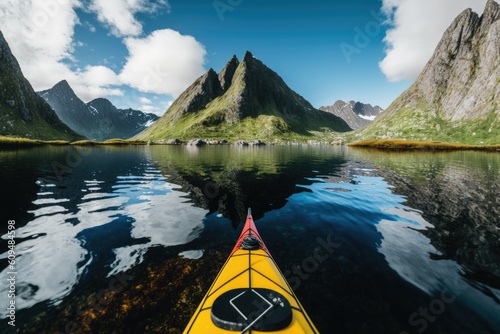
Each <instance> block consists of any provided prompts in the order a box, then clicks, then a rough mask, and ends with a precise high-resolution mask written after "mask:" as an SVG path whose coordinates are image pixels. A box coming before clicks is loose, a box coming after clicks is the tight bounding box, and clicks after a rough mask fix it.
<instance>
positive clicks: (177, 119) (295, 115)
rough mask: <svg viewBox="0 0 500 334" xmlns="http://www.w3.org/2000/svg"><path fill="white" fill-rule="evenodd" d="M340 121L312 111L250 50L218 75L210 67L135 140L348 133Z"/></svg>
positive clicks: (312, 108) (323, 113)
mask: <svg viewBox="0 0 500 334" xmlns="http://www.w3.org/2000/svg"><path fill="white" fill-rule="evenodd" d="M350 130H351V128H350V127H349V125H347V123H346V122H345V121H344V120H342V119H341V118H340V117H337V116H335V115H333V114H331V113H327V112H324V111H321V110H317V109H315V108H314V107H313V106H312V105H311V104H310V103H309V102H307V101H306V100H305V99H304V98H303V97H302V96H300V95H298V94H297V93H295V92H294V91H293V90H292V89H290V88H289V87H288V86H287V85H286V83H285V82H284V81H283V79H282V78H281V77H280V76H279V75H278V74H276V73H275V72H274V71H272V70H271V69H269V68H268V67H267V66H266V65H264V64H263V63H262V62H261V61H260V60H258V59H256V58H255V57H254V56H253V55H252V54H251V53H250V52H247V53H246V54H245V57H244V58H243V60H242V61H241V62H240V61H239V60H238V59H237V58H236V56H234V57H233V58H232V59H231V60H230V61H229V62H228V63H227V65H226V66H225V67H224V68H223V69H222V71H221V72H220V73H218V74H217V73H216V72H215V71H214V70H213V69H210V70H209V71H208V72H207V73H205V74H204V75H203V76H201V77H200V78H198V79H197V80H196V81H195V82H194V83H193V84H192V85H191V86H190V87H189V88H187V89H186V90H185V91H184V92H183V93H182V94H181V95H180V96H179V97H178V98H177V100H176V101H175V102H174V103H173V104H172V105H171V106H170V108H169V109H168V110H167V111H166V113H165V114H164V115H163V116H162V117H161V118H160V119H159V120H158V121H157V122H156V123H155V124H153V125H152V126H151V127H149V128H148V129H146V130H145V131H143V132H142V133H140V134H139V135H137V136H136V137H135V139H142V140H160V139H170V138H174V137H178V138H180V139H189V138H194V137H202V138H226V139H236V138H244V139H250V138H261V139H266V138H275V137H280V136H287V137H290V136H292V137H293V136H294V135H301V136H307V135H311V133H313V132H315V131H339V132H345V131H350Z"/></svg>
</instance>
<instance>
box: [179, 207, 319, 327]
mask: <svg viewBox="0 0 500 334" xmlns="http://www.w3.org/2000/svg"><path fill="white" fill-rule="evenodd" d="M235 332H239V333H252V334H257V333H294V334H299V333H319V332H318V330H317V329H316V327H315V326H314V324H313V323H312V321H311V319H310V318H309V316H308V315H307V313H306V311H305V310H304V308H303V307H302V305H301V304H300V302H299V300H298V299H297V297H296V296H295V293H294V292H293V290H292V289H291V287H290V285H289V284H288V283H287V281H286V280H285V278H284V277H283V274H282V273H281V271H280V270H279V269H278V266H277V265H276V263H275V262H274V259H273V258H272V256H271V254H270V253H269V251H268V250H267V247H266V245H265V244H264V242H263V241H262V238H261V237H260V235H259V233H258V231H257V229H256V227H255V224H254V221H253V218H252V214H251V211H250V209H249V210H248V216H247V219H246V222H245V226H244V227H243V231H242V232H241V235H240V237H239V239H238V241H237V242H236V245H235V247H234V249H233V251H232V252H231V255H230V256H229V258H228V259H227V261H226V263H225V264H224V266H223V267H222V269H221V271H220V272H219V274H218V275H217V277H216V279H215V281H214V282H213V284H212V286H211V287H210V289H209V290H208V292H207V294H206V295H205V297H204V298H203V300H202V301H201V303H200V305H199V306H198V309H197V310H196V312H195V313H194V315H193V317H192V318H191V320H190V321H189V324H188V325H187V327H186V329H185V330H184V333H185V334H188V333H190V334H214V333H235Z"/></svg>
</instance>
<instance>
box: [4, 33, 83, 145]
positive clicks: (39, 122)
mask: <svg viewBox="0 0 500 334" xmlns="http://www.w3.org/2000/svg"><path fill="white" fill-rule="evenodd" d="M0 135H6V136H20V137H26V138H34V139H66V140H73V139H77V138H80V136H78V135H77V134H76V133H75V132H73V131H72V130H71V129H70V128H69V127H67V126H66V125H65V124H63V123H62V122H61V121H60V120H59V118H58V117H57V115H56V113H55V112H54V110H52V108H51V107H50V106H49V105H48V104H47V103H46V102H45V101H44V100H43V99H42V98H40V96H38V95H37V94H36V93H35V91H34V90H33V87H32V86H31V84H30V83H29V82H28V80H26V78H25V77H24V75H23V73H22V71H21V67H20V66H19V63H18V62H17V60H16V58H15V56H14V55H13V54H12V52H11V50H10V47H9V45H8V43H7V41H6V40H5V39H4V37H3V34H2V33H1V32H0Z"/></svg>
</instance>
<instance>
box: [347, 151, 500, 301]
mask: <svg viewBox="0 0 500 334" xmlns="http://www.w3.org/2000/svg"><path fill="white" fill-rule="evenodd" d="M349 155H350V156H351V157H352V158H356V159H362V160H365V161H370V162H371V163H372V164H374V165H375V166H376V167H377V169H378V170H379V171H378V173H379V174H380V175H382V176H383V177H384V178H385V179H386V180H387V181H388V182H389V183H390V184H391V185H392V186H394V187H395V188H394V192H395V193H397V194H400V195H403V196H405V197H406V204H407V205H408V206H410V207H412V208H415V209H418V210H421V211H422V216H423V218H424V219H425V220H426V221H428V222H429V223H431V224H432V225H433V228H429V229H424V230H421V231H420V233H422V234H424V235H425V236H426V237H428V238H429V239H430V241H431V243H432V245H433V246H434V247H435V248H436V249H437V251H436V252H434V253H432V254H431V256H432V258H433V259H436V260H446V259H451V260H455V261H457V262H458V263H460V264H462V265H464V266H465V267H466V269H465V271H466V272H465V275H466V276H469V277H473V278H474V279H475V280H478V281H480V282H484V283H486V284H488V285H490V286H493V287H495V288H497V289H498V288H500V232H499V231H500V219H499V217H500V205H499V202H498V199H499V198H500V164H499V159H498V154H495V153H483V152H454V153H405V152H393V153H388V152H380V151H372V150H350V152H349ZM499 297H500V296H497V298H499Z"/></svg>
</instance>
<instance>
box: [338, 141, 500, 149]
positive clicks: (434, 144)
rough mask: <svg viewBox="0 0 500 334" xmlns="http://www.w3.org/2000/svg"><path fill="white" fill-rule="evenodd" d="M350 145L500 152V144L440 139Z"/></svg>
mask: <svg viewBox="0 0 500 334" xmlns="http://www.w3.org/2000/svg"><path fill="white" fill-rule="evenodd" d="M347 146H349V147H356V148H365V149H378V150H384V151H487V152H500V144H494V145H468V144H459V143H450V142H440V141H417V140H404V139H374V140H362V141H359V142H354V143H349V144H347Z"/></svg>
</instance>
